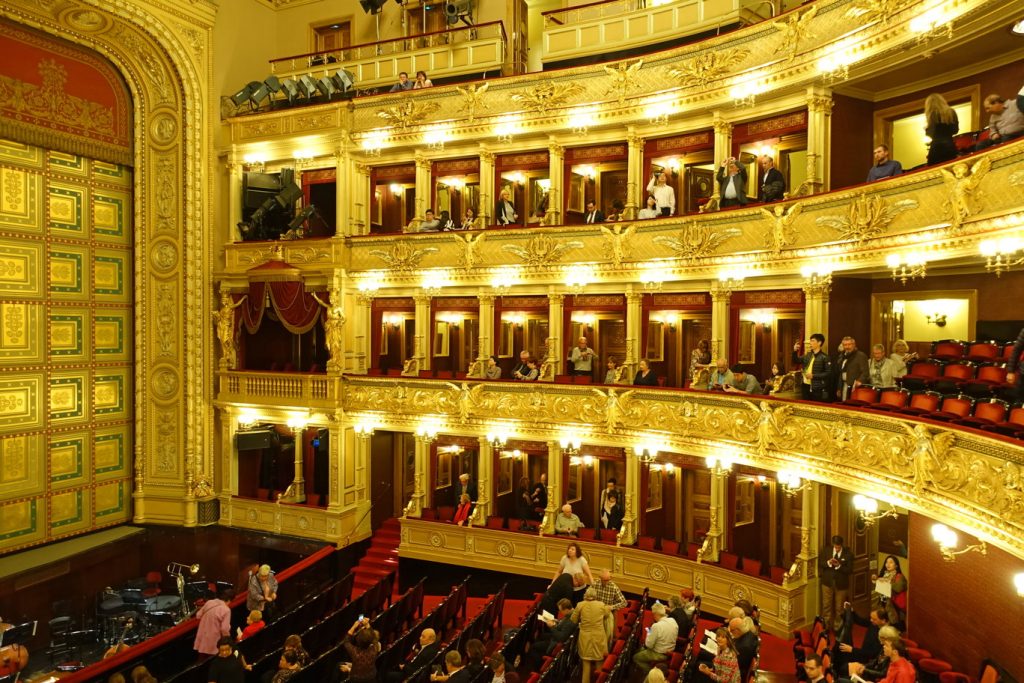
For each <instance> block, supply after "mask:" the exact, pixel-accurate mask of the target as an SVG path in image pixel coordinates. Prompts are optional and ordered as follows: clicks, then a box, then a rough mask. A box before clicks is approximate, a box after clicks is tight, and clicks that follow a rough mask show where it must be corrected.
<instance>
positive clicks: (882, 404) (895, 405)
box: [868, 388, 910, 410]
mask: <svg viewBox="0 0 1024 683" xmlns="http://www.w3.org/2000/svg"><path fill="white" fill-rule="evenodd" d="M909 402H910V392H909V391H907V390H906V389H899V388H891V389H882V393H881V394H879V395H878V402H877V403H872V404H871V405H870V406H868V407H869V408H871V409H872V410H900V409H902V408H906V407H907V403H909Z"/></svg>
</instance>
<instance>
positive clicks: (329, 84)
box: [316, 76, 337, 99]
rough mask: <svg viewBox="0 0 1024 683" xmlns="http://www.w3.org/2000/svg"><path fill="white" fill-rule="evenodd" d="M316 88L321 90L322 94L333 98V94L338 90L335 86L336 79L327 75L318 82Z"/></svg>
mask: <svg viewBox="0 0 1024 683" xmlns="http://www.w3.org/2000/svg"><path fill="white" fill-rule="evenodd" d="M316 89H317V90H319V91H320V94H321V95H323V96H324V97H326V98H327V99H331V95H333V94H334V93H335V91H336V90H337V88H335V87H334V81H332V80H331V79H330V78H328V77H327V76H324V77H323V78H321V79H320V80H318V81H317V82H316Z"/></svg>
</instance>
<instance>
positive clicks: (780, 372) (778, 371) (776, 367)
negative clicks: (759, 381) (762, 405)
mask: <svg viewBox="0 0 1024 683" xmlns="http://www.w3.org/2000/svg"><path fill="white" fill-rule="evenodd" d="M785 376H786V368H785V366H784V365H783V364H782V363H772V374H771V375H769V376H768V378H767V379H765V381H764V385H763V386H762V390H763V391H764V393H765V394H770V393H772V391H773V390H774V389H776V388H778V386H779V384H780V382H782V378H783V377H785Z"/></svg>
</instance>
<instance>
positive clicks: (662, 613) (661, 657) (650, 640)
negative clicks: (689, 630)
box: [633, 602, 679, 676]
mask: <svg viewBox="0 0 1024 683" xmlns="http://www.w3.org/2000/svg"><path fill="white" fill-rule="evenodd" d="M651 616H652V617H653V618H654V623H653V624H651V626H650V628H648V630H647V639H646V640H644V646H643V647H642V648H640V649H639V650H637V651H636V654H634V655H633V663H634V664H636V667H637V669H639V670H640V673H641V674H643V675H644V676H646V675H647V672H648V671H650V670H651V667H652V666H654V665H655V664H657V663H658V662H664V661H665V660H667V659H668V657H669V655H670V654H672V651H673V650H675V648H676V638H677V637H679V625H678V624H677V623H676V622H675V619H673V618H672V617H670V616H668V612H667V610H666V609H665V605H663V604H661V603H660V602H655V603H654V604H653V605H651Z"/></svg>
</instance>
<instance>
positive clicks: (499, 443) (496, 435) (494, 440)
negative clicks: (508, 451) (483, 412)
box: [487, 432, 508, 451]
mask: <svg viewBox="0 0 1024 683" xmlns="http://www.w3.org/2000/svg"><path fill="white" fill-rule="evenodd" d="M487 441H488V443H490V444H491V448H493V449H494V450H496V451H500V450H501V449H502V448H504V447H505V444H506V443H508V434H506V433H505V432H490V433H488V434H487Z"/></svg>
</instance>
